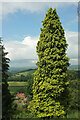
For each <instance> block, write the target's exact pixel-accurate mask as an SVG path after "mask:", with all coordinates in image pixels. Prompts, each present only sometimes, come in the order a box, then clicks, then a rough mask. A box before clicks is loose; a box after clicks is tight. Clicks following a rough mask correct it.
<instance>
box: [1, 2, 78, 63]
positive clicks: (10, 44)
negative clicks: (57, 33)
mask: <svg viewBox="0 0 80 120" xmlns="http://www.w3.org/2000/svg"><path fill="white" fill-rule="evenodd" d="M1 6H2V15H1V13H0V21H2V22H0V23H1V25H2V31H0V33H1V36H2V39H3V44H4V46H5V50H6V51H7V52H8V55H7V57H9V58H10V60H11V61H17V60H23V59H34V61H33V60H32V63H34V62H35V59H38V56H37V53H36V45H37V42H38V40H39V35H40V33H41V31H40V28H42V23H41V21H43V20H44V18H45V13H47V11H48V9H49V8H50V7H52V8H53V9H54V8H56V11H57V14H58V16H59V17H60V21H61V23H62V26H63V28H64V30H65V37H66V41H67V43H68V44H69V46H68V50H67V56H68V57H69V58H70V63H71V64H72V65H74V64H77V63H78V13H77V10H78V3H77V2H21V3H20V2H13V3H11V2H4V3H2V5H1Z"/></svg>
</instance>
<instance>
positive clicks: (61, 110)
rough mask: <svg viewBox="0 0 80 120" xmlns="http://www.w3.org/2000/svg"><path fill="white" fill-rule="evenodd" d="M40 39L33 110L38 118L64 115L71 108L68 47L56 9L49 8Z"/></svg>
mask: <svg viewBox="0 0 80 120" xmlns="http://www.w3.org/2000/svg"><path fill="white" fill-rule="evenodd" d="M42 25H43V28H41V34H40V40H39V41H38V43H37V55H38V57H39V60H38V62H37V66H38V69H37V70H36V72H35V73H34V83H33V100H32V104H31V105H32V107H30V106H29V107H28V108H30V109H31V111H32V112H33V113H35V114H36V115H37V116H38V117H41V118H46V117H48V118H52V117H63V118H64V116H65V114H66V112H67V109H68V105H69V102H68V96H69V94H68V89H67V86H68V84H69V82H68V80H67V67H68V66H69V58H68V57H67V56H66V50H67V46H68V44H67V43H66V39H65V36H64V34H65V33H64V29H63V27H62V25H61V22H60V20H59V17H58V15H57V13H56V9H54V10H53V9H52V8H50V9H49V10H48V12H47V14H46V16H45V19H44V21H42Z"/></svg>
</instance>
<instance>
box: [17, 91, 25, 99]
mask: <svg viewBox="0 0 80 120" xmlns="http://www.w3.org/2000/svg"><path fill="white" fill-rule="evenodd" d="M16 96H17V97H19V98H25V95H24V93H19V92H18V93H17V95H16Z"/></svg>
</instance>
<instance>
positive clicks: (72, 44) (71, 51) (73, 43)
mask: <svg viewBox="0 0 80 120" xmlns="http://www.w3.org/2000/svg"><path fill="white" fill-rule="evenodd" d="M65 36H66V40H67V43H68V49H67V56H68V57H69V58H72V59H75V58H78V32H68V31H67V32H65Z"/></svg>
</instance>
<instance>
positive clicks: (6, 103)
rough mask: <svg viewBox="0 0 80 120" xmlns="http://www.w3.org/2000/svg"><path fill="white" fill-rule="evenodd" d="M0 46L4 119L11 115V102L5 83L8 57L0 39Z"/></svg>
mask: <svg viewBox="0 0 80 120" xmlns="http://www.w3.org/2000/svg"><path fill="white" fill-rule="evenodd" d="M0 46H1V47H2V49H1V51H2V61H0V62H1V63H2V118H3V119H4V120H5V119H6V120H7V119H9V118H10V117H11V112H12V109H11V104H12V96H11V94H10V92H9V90H8V84H7V79H8V74H7V71H8V68H9V65H8V63H9V59H8V58H6V55H7V54H8V53H7V52H4V47H3V45H2V44H1V40H0Z"/></svg>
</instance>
